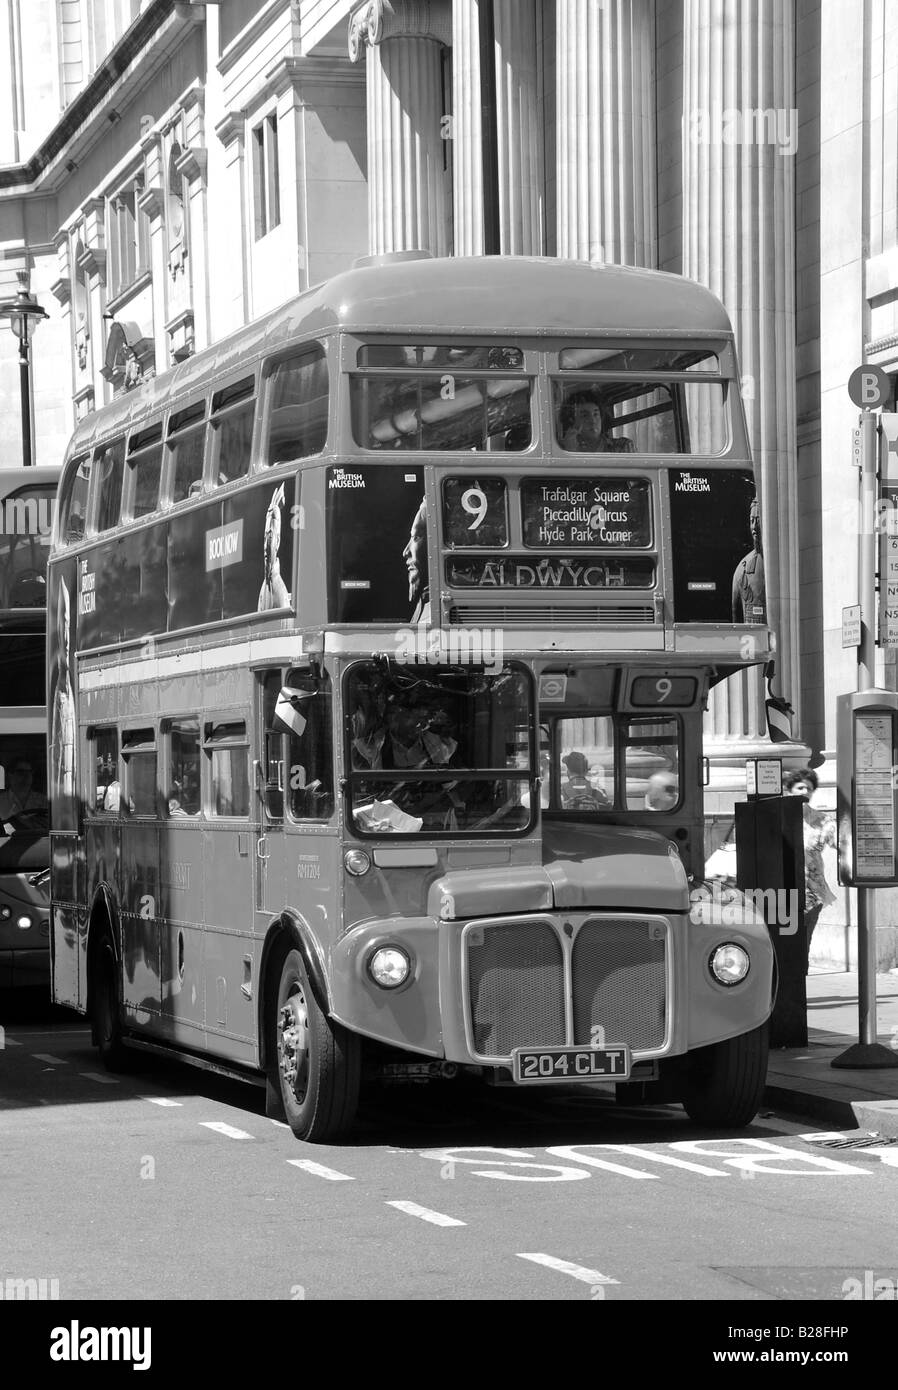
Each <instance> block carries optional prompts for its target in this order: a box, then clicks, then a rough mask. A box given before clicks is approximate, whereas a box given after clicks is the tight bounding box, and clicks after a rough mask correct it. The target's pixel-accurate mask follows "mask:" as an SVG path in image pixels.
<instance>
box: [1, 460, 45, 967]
mask: <svg viewBox="0 0 898 1390" xmlns="http://www.w3.org/2000/svg"><path fill="white" fill-rule="evenodd" d="M59 471H60V470H59V468H58V466H57V467H54V468H30V469H22V468H4V469H0V988H10V987H18V986H20V985H21V986H27V985H42V986H43V987H44V988H46V986H47V984H48V982H49V978H50V901H49V881H48V880H49V863H50V841H49V838H48V833H49V828H50V826H49V802H48V799H47V712H46V704H45V700H46V694H45V667H46V652H45V646H46V626H47V560H48V557H49V554H50V532H51V527H52V520H53V508H54V507H55V503H56V486H57V483H58V481H59Z"/></svg>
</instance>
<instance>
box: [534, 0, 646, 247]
mask: <svg viewBox="0 0 898 1390" xmlns="http://www.w3.org/2000/svg"><path fill="white" fill-rule="evenodd" d="M654 20H655V5H654V0H556V63H557V74H556V83H557V89H556V90H557V96H556V118H557V131H558V136H557V148H558V254H559V256H568V257H571V258H572V259H574V260H584V261H608V262H613V263H614V264H618V265H643V266H653V265H655V263H656V210H655V93H654V64H655V24H654Z"/></svg>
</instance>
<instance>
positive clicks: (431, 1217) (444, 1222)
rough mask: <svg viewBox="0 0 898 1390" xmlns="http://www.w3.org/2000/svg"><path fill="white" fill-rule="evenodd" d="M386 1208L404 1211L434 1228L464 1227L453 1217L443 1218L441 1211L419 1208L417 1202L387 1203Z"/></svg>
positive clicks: (463, 1222)
mask: <svg viewBox="0 0 898 1390" xmlns="http://www.w3.org/2000/svg"><path fill="white" fill-rule="evenodd" d="M386 1205H387V1206H388V1207H395V1208H396V1210H397V1211H404V1212H405V1213H406V1215H408V1216H417V1217H420V1219H421V1220H422V1221H429V1222H430V1223H431V1224H432V1225H434V1226H466V1225H467V1222H466V1221H456V1219H455V1217H454V1216H444V1215H443V1213H442V1212H441V1211H431V1210H430V1207H419V1206H418V1203H417V1202H387V1203H386Z"/></svg>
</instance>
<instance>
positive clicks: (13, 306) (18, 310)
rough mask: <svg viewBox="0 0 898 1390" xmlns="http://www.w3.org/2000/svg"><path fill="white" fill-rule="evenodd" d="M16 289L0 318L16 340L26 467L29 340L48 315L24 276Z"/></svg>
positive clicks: (29, 451) (0, 308)
mask: <svg viewBox="0 0 898 1390" xmlns="http://www.w3.org/2000/svg"><path fill="white" fill-rule="evenodd" d="M19 285H20V288H19V292H18V294H17V295H16V297H15V299H14V300H12V302H11V303H9V304H3V305H0V318H4V319H7V320H8V321H9V326H10V328H11V329H12V331H13V333H14V334H15V335H16V337H17V338H18V340H19V384H20V386H21V391H22V462H23V464H24V465H25V467H26V468H30V467H32V466H33V464H34V418H33V415H32V411H31V352H30V347H31V339H32V338H33V337H34V331H35V329H36V328H37V326H38V324H39V323H40V321H41V319H46V318H49V317H50V316H49V314H48V313H47V311H46V309H42V308H41V306H40V304H38V302H37V300H36V299H35V298H34V296H33V295H32V294H31V292H30V291H29V290H28V289H26V288H25V278H24V277H23V276H22V275H20V276H19Z"/></svg>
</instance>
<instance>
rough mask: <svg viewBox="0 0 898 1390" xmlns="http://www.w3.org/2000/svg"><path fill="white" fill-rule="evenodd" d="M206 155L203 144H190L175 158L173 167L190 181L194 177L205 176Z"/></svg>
mask: <svg viewBox="0 0 898 1390" xmlns="http://www.w3.org/2000/svg"><path fill="white" fill-rule="evenodd" d="M208 157H209V156H208V152H207V150H206V148H205V146H201V145H192V146H190V147H189V148H188V149H186V150H184V151H183V152H182V153H181V155H180V157H179V158H178V159H176V160H175V168H176V169H177V171H178V173H179V174H183V175H184V176H185V178H187V179H188V180H189V181H190V182H191V183H192V182H193V180H194V179H201V178H204V177H205V173H206V161H207V160H208Z"/></svg>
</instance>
